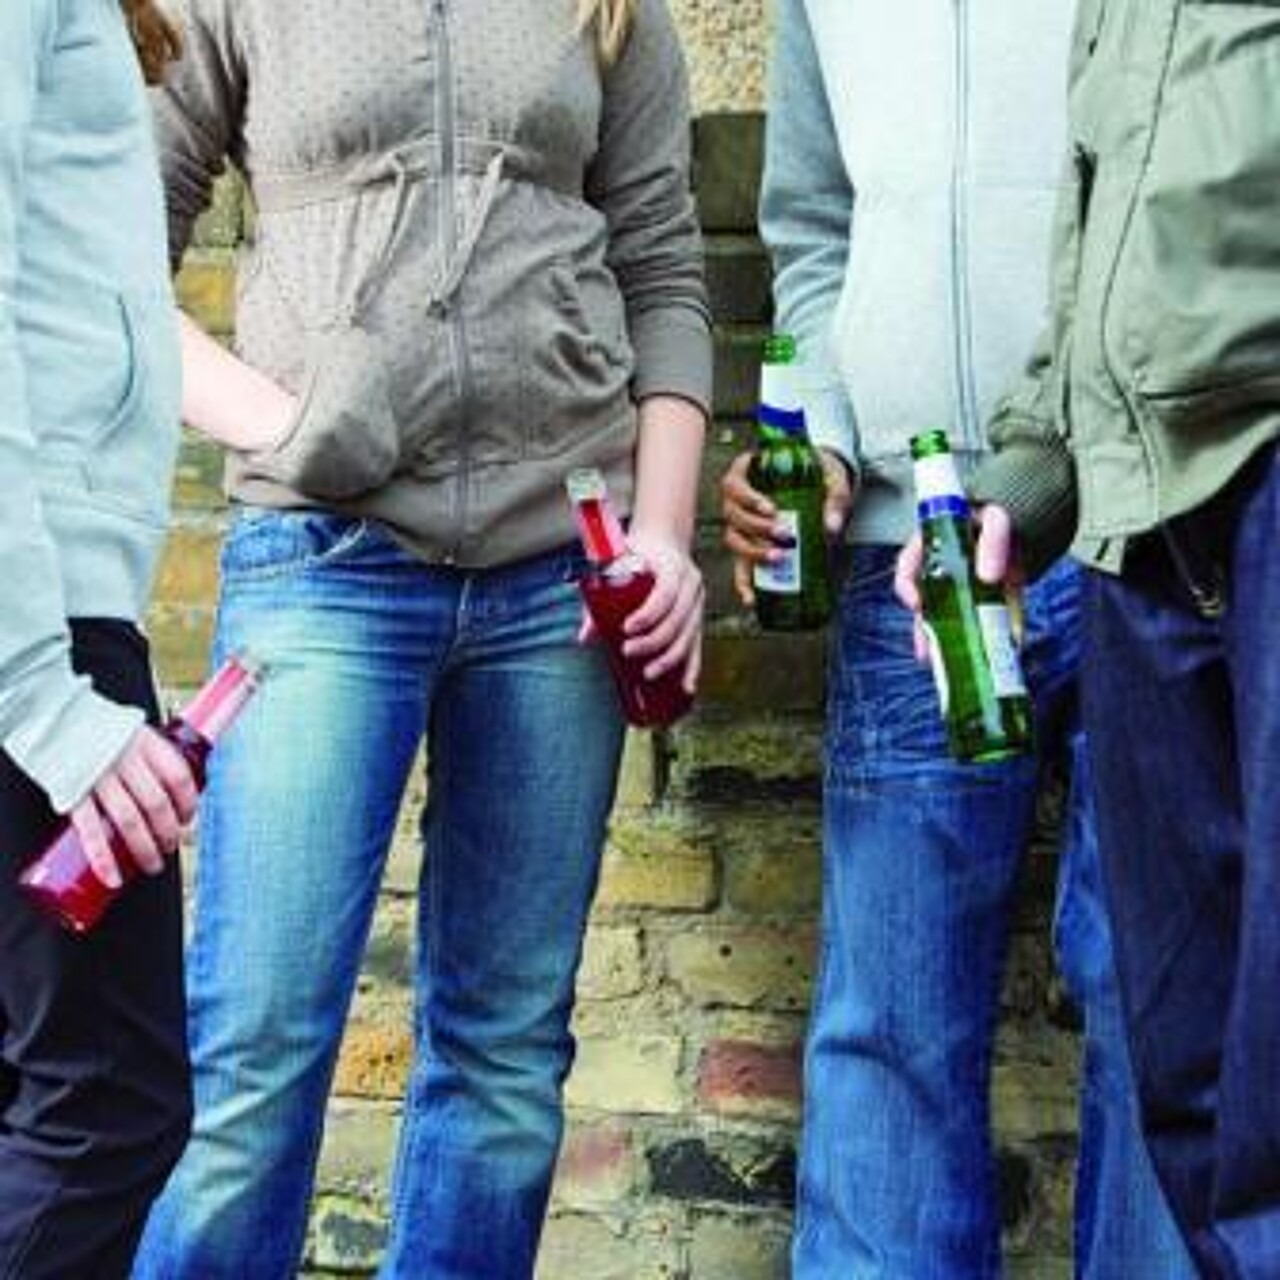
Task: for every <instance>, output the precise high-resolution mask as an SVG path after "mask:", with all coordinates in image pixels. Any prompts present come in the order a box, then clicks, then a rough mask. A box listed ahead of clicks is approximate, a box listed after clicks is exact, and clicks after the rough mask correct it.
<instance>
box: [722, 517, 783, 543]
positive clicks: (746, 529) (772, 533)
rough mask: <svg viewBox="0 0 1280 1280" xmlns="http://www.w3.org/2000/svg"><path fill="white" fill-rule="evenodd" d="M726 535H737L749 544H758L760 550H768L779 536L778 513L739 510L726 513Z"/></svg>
mask: <svg viewBox="0 0 1280 1280" xmlns="http://www.w3.org/2000/svg"><path fill="white" fill-rule="evenodd" d="M724 517H725V524H724V527H725V534H726V537H727V536H728V534H729V532H730V531H732V532H734V533H736V534H737V535H738V536H739V537H740V538H741V539H743V540H744V541H746V542H749V543H758V544H759V546H760V549H761V550H762V551H763V550H766V549H767V548H768V547H769V546H770V545H771V544H772V543H773V541H774V539H775V538H776V537H777V535H778V517H777V513H776V512H755V511H747V510H746V509H745V508H739V509H737V510H735V511H726V512H725V513H724Z"/></svg>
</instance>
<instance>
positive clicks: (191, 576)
mask: <svg viewBox="0 0 1280 1280" xmlns="http://www.w3.org/2000/svg"><path fill="white" fill-rule="evenodd" d="M221 537H222V535H221V531H220V530H218V529H214V528H205V529H193V528H181V527H180V528H176V529H174V530H173V531H172V532H171V533H170V534H169V538H168V540H167V541H166V543H165V546H164V554H163V555H162V556H161V558H160V570H159V573H158V575H157V577H156V586H155V595H154V599H155V601H156V603H157V604H160V605H170V606H179V607H190V606H193V605H194V606H203V607H205V608H212V607H213V605H214V602H215V600H216V599H217V594H218V547H219V544H220V542H221Z"/></svg>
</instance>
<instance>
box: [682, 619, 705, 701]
mask: <svg viewBox="0 0 1280 1280" xmlns="http://www.w3.org/2000/svg"><path fill="white" fill-rule="evenodd" d="M701 677H702V625H701V623H699V625H698V633H697V635H696V636H695V637H694V641H693V648H692V649H691V650H690V653H689V660H688V661H687V662H686V663H685V664H684V679H683V680H682V681H681V683H682V684H683V685H684V688H685V692H686V693H690V694H694V693H697V692H698V681H699V679H700V678H701Z"/></svg>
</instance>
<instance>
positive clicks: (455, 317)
mask: <svg viewBox="0 0 1280 1280" xmlns="http://www.w3.org/2000/svg"><path fill="white" fill-rule="evenodd" d="M435 13H436V29H437V31H438V33H439V41H440V44H439V49H440V63H439V66H440V73H439V84H440V92H439V109H440V169H441V174H440V217H439V220H438V223H437V226H438V230H439V236H440V241H439V243H440V266H441V279H447V278H448V275H449V270H450V267H451V266H452V263H453V255H454V254H455V253H456V252H457V248H458V246H457V236H456V234H455V215H456V209H455V206H456V204H457V181H456V178H457V175H456V173H455V167H456V164H457V157H456V140H455V138H454V131H455V117H456V115H457V110H456V102H455V85H454V79H453V47H452V41H451V40H450V36H449V9H448V2H447V0H435ZM439 306H440V308H441V311H442V314H441V319H442V320H443V321H444V323H445V325H446V326H447V333H448V338H449V347H450V356H451V357H452V360H451V363H452V364H453V367H454V369H455V370H456V371H457V388H456V390H457V400H458V411H457V422H458V469H457V475H456V480H455V484H454V496H453V526H454V530H455V532H454V539H453V545H452V546H451V547H450V548H449V550H448V551H447V552H446V553H445V556H444V559H445V563H446V564H454V563H456V562H457V560H458V558H459V555H460V553H461V551H462V544H463V542H464V541H465V540H466V529H467V508H468V499H467V485H468V482H469V480H470V472H471V440H470V437H469V435H468V433H467V412H466V406H467V401H468V400H469V399H470V398H471V359H470V355H469V353H468V351H467V334H466V328H465V325H464V323H463V319H462V312H461V310H460V308H459V307H458V306H457V305H456V304H455V303H454V302H453V300H452V299H449V298H442V299H440V300H439Z"/></svg>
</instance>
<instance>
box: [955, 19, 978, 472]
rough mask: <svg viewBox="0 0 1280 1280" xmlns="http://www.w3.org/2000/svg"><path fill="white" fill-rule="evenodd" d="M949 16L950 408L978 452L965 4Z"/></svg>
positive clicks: (968, 445)
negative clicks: (951, 74) (952, 391)
mask: <svg viewBox="0 0 1280 1280" xmlns="http://www.w3.org/2000/svg"><path fill="white" fill-rule="evenodd" d="M952 9H953V13H954V16H955V40H954V51H955V95H956V104H955V120H956V123H955V136H954V139H953V147H952V162H951V313H952V328H953V331H954V334H955V381H956V404H957V408H958V410H959V414H960V437H961V440H962V441H963V443H964V445H965V447H966V448H968V449H971V450H978V449H981V447H982V438H981V435H980V428H979V423H978V407H977V393H976V391H975V389H974V379H973V318H972V312H971V302H970V297H969V262H968V255H969V227H968V207H967V201H966V198H965V186H964V182H965V176H966V173H967V170H968V166H969V30H968V16H967V13H966V10H965V0H953V6H952Z"/></svg>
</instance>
